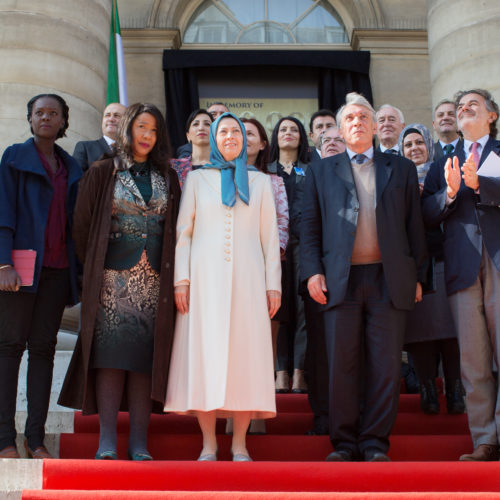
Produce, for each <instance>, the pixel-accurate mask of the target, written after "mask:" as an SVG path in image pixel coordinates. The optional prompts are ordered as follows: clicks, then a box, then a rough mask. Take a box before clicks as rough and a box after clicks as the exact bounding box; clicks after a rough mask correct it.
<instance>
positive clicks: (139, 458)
mask: <svg viewBox="0 0 500 500" xmlns="http://www.w3.org/2000/svg"><path fill="white" fill-rule="evenodd" d="M127 455H128V458H129V459H130V460H133V461H134V462H150V461H151V460H153V457H152V456H151V455H150V454H149V453H147V452H146V453H143V452H134V453H130V450H129V451H127Z"/></svg>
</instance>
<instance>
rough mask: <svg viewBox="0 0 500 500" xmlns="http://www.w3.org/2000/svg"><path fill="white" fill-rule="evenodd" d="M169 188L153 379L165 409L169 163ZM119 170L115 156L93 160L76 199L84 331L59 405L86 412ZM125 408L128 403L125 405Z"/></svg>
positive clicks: (171, 202) (92, 399)
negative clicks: (117, 171) (91, 362)
mask: <svg viewBox="0 0 500 500" xmlns="http://www.w3.org/2000/svg"><path fill="white" fill-rule="evenodd" d="M166 177H167V179H166V180H167V185H169V186H170V188H169V199H168V206H167V213H166V215H165V228H164V236H163V251H162V258H161V269H162V272H161V273H160V297H159V302H158V310H157V314H156V324H155V338H154V354H153V372H152V373H153V380H152V391H151V399H152V400H153V411H156V412H161V411H162V410H163V404H164V402H165V396H166V391H167V378H168V371H169V364H170V352H171V350H172V341H173V336H174V322H175V306H174V257H175V224H176V220H177V213H178V210H179V200H180V188H179V181H178V178H177V174H176V172H175V171H174V170H172V169H171V168H170V167H168V171H167V174H166ZM115 180H116V168H115V166H114V162H113V158H109V159H106V160H102V161H99V162H97V163H95V164H94V165H93V166H92V167H91V168H90V169H89V170H88V172H87V173H86V174H85V176H84V177H83V179H82V182H81V186H80V193H79V195H78V199H77V202H76V208H75V220H74V232H73V236H74V239H75V245H76V251H77V254H78V257H79V258H80V259H81V261H82V262H83V264H84V267H83V292H82V313H81V330H80V334H79V336H78V341H77V344H76V347H75V352H74V353H73V358H72V359H71V363H70V366H69V368H68V373H67V374H66V379H65V380H64V384H63V387H62V390H61V394H60V397H59V404H60V405H62V406H68V407H70V408H77V409H80V408H81V409H82V410H83V412H84V413H85V414H92V413H96V412H97V404H96V396H95V379H94V370H89V362H90V355H91V350H92V340H93V337H94V324H95V319H96V314H97V311H98V308H99V294H100V291H101V284H102V277H103V272H104V260H105V257H106V251H107V248H108V239H109V232H110V225H111V211H112V204H113V192H114V186H115ZM121 409H122V410H126V406H125V405H124V404H122V408H121Z"/></svg>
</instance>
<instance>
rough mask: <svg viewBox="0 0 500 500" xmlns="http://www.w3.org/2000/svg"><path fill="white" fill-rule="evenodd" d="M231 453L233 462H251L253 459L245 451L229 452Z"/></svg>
mask: <svg viewBox="0 0 500 500" xmlns="http://www.w3.org/2000/svg"><path fill="white" fill-rule="evenodd" d="M231 455H232V456H233V462H253V460H252V459H251V458H250V455H248V454H246V453H235V454H233V452H231Z"/></svg>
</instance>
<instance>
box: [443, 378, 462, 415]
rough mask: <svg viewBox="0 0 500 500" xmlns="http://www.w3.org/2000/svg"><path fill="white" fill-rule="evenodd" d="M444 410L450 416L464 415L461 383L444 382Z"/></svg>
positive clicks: (459, 381)
mask: <svg viewBox="0 0 500 500" xmlns="http://www.w3.org/2000/svg"><path fill="white" fill-rule="evenodd" d="M446 408H447V409H448V413H449V414H450V415H461V414H462V413H465V403H464V389H463V386H462V381H461V380H459V379H457V380H454V381H449V380H447V381H446Z"/></svg>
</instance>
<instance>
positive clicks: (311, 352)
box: [303, 290, 328, 432]
mask: <svg viewBox="0 0 500 500" xmlns="http://www.w3.org/2000/svg"><path fill="white" fill-rule="evenodd" d="M303 297H304V311H305V317H306V331H307V349H306V359H305V370H306V380H307V398H308V400H309V405H310V407H311V410H312V412H313V414H314V423H313V430H316V431H318V432H323V431H326V430H327V429H328V356H327V352H326V343H325V328H324V324H323V312H322V311H319V308H318V304H316V302H314V300H313V299H311V297H310V296H309V293H308V292H307V290H305V291H304V293H303Z"/></svg>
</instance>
